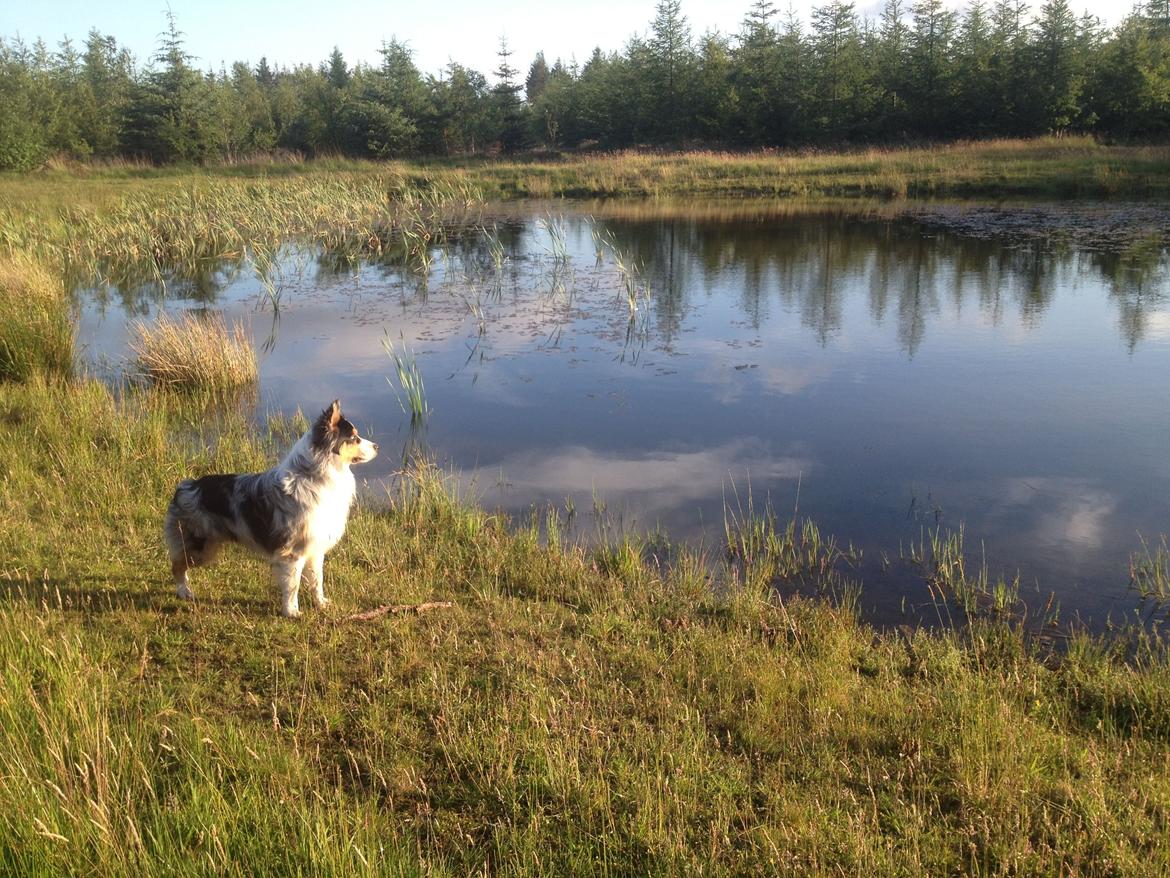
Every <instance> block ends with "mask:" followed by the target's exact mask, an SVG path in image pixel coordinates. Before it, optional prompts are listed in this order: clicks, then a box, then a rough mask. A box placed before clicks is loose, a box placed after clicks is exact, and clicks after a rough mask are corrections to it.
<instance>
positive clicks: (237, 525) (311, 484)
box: [163, 400, 378, 618]
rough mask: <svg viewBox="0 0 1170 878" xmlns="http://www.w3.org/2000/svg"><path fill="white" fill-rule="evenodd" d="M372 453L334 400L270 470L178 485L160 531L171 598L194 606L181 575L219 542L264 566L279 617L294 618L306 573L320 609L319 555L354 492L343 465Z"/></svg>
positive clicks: (341, 523) (333, 539)
mask: <svg viewBox="0 0 1170 878" xmlns="http://www.w3.org/2000/svg"><path fill="white" fill-rule="evenodd" d="M377 454H378V446H377V443H374V442H371V441H369V440H368V439H364V438H362V437H361V436H359V435H358V431H357V428H356V427H354V425H353V424H351V423H350V422H349V421H348V420H346V419H345V417H344V416H343V415H342V414H341V405H340V403H339V402H338V401H337V400H334V401H333V403H332V404H331V405H330V406H329V407H328V408H326V409H325V410H324V411H323V412H321V416H320V417H318V418H317V420H316V421H315V422H314V423H313V425H312V426H311V427H310V428H309V429H308V431H307V432H306V433H305V434H304V435H303V436H301V438H300V439H298V440H297V443H296V444H295V445H294V446H293V447H292V450H291V451H289V453H288V455H287V456H286V457H285V458H284V460H282V461H281V462H280V463H279V464H278V465H277V466H275V467H273V468H272V469H270V470H268V471H266V472H262V473H248V474H243V475H210V476H203V477H202V478H199V479H185V480H184V481H182V482H179V484H178V487H176V488H175V494H174V496H173V497H172V498H171V502H170V505H169V506H168V507H167V515H166V522H165V524H164V528H163V530H164V534H165V537H166V544H167V550H168V551H169V552H170V556H171V573H172V575H173V576H174V580H175V592H176V593H177V594H178V596H179V597H180V598H183V599H185V600H194V598H195V595H194V593H193V592H192V591H191V586H190V585H189V584H188V582H187V571H188V570H190V569H191V568H193V567H202V566H204V565H206V564H210V563H211V562H212V561H214V560H215V557H216V555H217V554H218V552H219V549H220V547H221V546H222V545H223V544H224V543H239V544H241V545H243V546H245V547H246V548H248V549H250V550H252V551H253V552H255V553H256V554H257V555H259V556H260V557H262V558H264V559H266V560H267V561H268V563H269V564H270V565H271V566H272V573H273V578H274V579H275V581H276V584H277V586H278V587H279V590H280V596H281V612H282V613H283V614H284V615H285V616H288V617H290V618H292V617H296V616H299V615H300V614H301V613H300V605H299V601H298V595H299V592H300V587H301V574H302V573H303V572H304V571H305V570H306V568H307V569H308V572H309V581H310V583H311V584H312V586H313V597H314V599H315V602H316V604H317V606H318V607H324V606H326V605H327V604H328V603H329V601H328V599H327V598H326V597H325V582H324V579H323V567H324V561H325V553H326V552H328V551H329V550H330V549H332V548H333V547H334V546H335V545H337V542H338V540H340V539H341V536H342V534H344V533H345V524H346V520H347V519H348V518H349V509H350V506H352V505H353V500H354V493H355V491H356V483H355V482H354V477H353V473H352V472H351V471H350V465H351V464H356V463H367V462H369V461H371V460H373V459H374V458H375V457H376V456H377Z"/></svg>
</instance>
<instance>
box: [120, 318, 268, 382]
mask: <svg viewBox="0 0 1170 878" xmlns="http://www.w3.org/2000/svg"><path fill="white" fill-rule="evenodd" d="M129 347H130V353H131V355H132V360H131V364H130V371H131V373H132V374H133V375H135V376H137V377H138V378H140V379H141V380H143V381H145V382H146V383H148V384H151V385H154V386H156V387H159V388H162V389H166V390H175V391H185V392H190V391H228V390H235V389H237V388H240V387H245V386H247V385H250V384H254V383H255V382H256V379H257V377H258V368H257V365H256V354H255V351H254V350H253V348H252V343H251V340H250V339H249V337H248V333H247V331H246V330H245V328H244V325H243V324H242V323H240V322H238V321H237V322H235V323H233V324H232V325H231V326H230V327H229V326H228V325H227V323H226V321H225V320H224V318H223V315H221V314H192V313H183V314H180V315H178V316H175V317H173V316H171V315H169V314H167V313H166V312H163V313H160V314H159V315H158V317H157V318H156V319H155V320H154V321H153V322H146V321H142V320H138V321H135V322H133V323H132V324H131V325H130V342H129Z"/></svg>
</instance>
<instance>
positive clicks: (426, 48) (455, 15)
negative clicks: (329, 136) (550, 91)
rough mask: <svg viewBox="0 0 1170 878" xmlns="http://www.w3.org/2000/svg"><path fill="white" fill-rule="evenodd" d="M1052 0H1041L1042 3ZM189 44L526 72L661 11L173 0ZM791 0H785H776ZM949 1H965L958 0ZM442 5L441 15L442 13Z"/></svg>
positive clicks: (158, 4)
mask: <svg viewBox="0 0 1170 878" xmlns="http://www.w3.org/2000/svg"><path fill="white" fill-rule="evenodd" d="M751 2H752V0H732V2H726V0H724V2H719V0H682V11H683V14H684V15H686V17H687V20H688V21H689V22H690V25H691V30H692V32H693V33H694V34H695V35H699V34H701V33H703V32H704V31H706V30H719V31H722V32H724V33H729V34H734V33H736V32H737V31H738V30H739V27H740V23H741V21H742V20H743V17H744V13H745V12H746V11H747V9H748V8H749V7H750V5H751ZM855 2H856V7H857V10H858V12H859V13H861V14H863V15H870V16H874V17H876V15H877V13H878V11H879V10H880V8H881V6H882V3H881V0H855ZM1041 2H1042V0H1033V5H1034V6H1035V7H1037V8H1038V7H1039V6H1040V3H1041ZM0 5H2V9H0V36H4V37H13V36H17V35H19V36H21V37H23V38H24V39H25V40H26V41H28V42H32V41H33V40H34V39H36V38H37V37H42V38H44V40H45V42H46V43H48V44H49V45H50V46H55V44H56V43H57V42H59V41H60V40H61V38H62V37H63V36H68V37H70V38H72V39H73V40H74V42H76V43H81V42H82V41H84V39H85V36H86V34H87V33H88V32H89V30H90V28H97V29H98V30H100V31H101V32H102V33H103V34H108V35H111V36H113V37H115V38H116V39H117V40H118V43H119V44H120V45H122V46H125V47H127V48H129V49H130V50H131V52H133V53H134V55H135V56H136V58H137V59H138V60H139V61H140V62H143V61H145V60H147V59H149V57H150V56H151V55H153V54H154V52H155V50H156V48H157V46H158V36H159V33H160V32H161V31H162V30H163V27H164V25H165V20H164V11H165V9H166V0H44V2H39V3H38V2H21V0H3V3H2V4H0ZM170 5H171V9H172V10H173V11H174V13H175V16H176V19H177V20H178V24H179V29H180V30H182V31H183V32H184V33H185V34H186V41H187V51H188V52H190V53H191V54H192V55H195V56H196V58H197V60H196V62H195V64H196V65H198V66H199V67H200V68H202V69H209V68H213V69H218V68H219V67H220V65H221V64H223V65H226V66H230V65H231V64H232V62H234V61H247V62H249V63H250V64H252V65H255V63H256V62H257V61H259V60H260V56H261V55H266V56H267V57H268V60H269V63H270V64H271V65H273V66H290V67H291V66H293V65H295V64H299V63H312V64H317V63H319V62H321V61H323V60H324V59H325V58H326V57H327V56H328V55H329V53H330V52H331V51H332V49H333V47H334V46H335V45H336V46H337V47H338V48H339V49H341V52H342V54H343V55H344V56H345V58H346V60H347V61H349V62H350V63H351V64H353V63H354V62H355V61H361V62H364V63H372V62H376V61H377V60H378V48H379V46H380V45H381V44H382V41H383V40H388V39H390V38H391V37H397V38H398V40H400V41H403V42H406V43H407V44H408V45H409V46H410V48H411V49H412V50H413V52H414V59H415V63H416V64H417V65H418V67H419V68H420V69H421V70H422V71H423V72H424V73H438V72H439V71H440V70H441V68H443V67H444V66H445V65H446V63H447V61H448V60H449V59H454V60H456V61H458V62H459V63H461V64H463V65H465V66H468V67H472V68H474V69H476V70H479V71H480V72H482V73H485V74H486V73H490V72H491V71H492V70H494V69H495V68H496V67H497V66H498V59H497V57H496V51H497V49H498V46H499V39H500V37H501V36H506V37H507V39H508V43H509V45H510V47H511V48H512V50H513V51H514V53H515V54H514V56H513V58H512V62H511V63H512V66H513V67H516V68H518V69H519V70H520V71H521V73H522V74H523V72H525V71H527V69H528V65H529V63H530V62H531V61H532V59H533V58H534V57H535V55H536V52H537V51H538V50H543V51H544V53H545V56H546V58H547V59H548V61H549V63H550V64H551V63H552V62H553V60H554V59H556V58H557V57H561V58H564V59H565V60H566V61H568V60H569V59H570V58H573V57H575V58H576V59H577V60H578V61H579V62H581V63H584V62H585V60H586V59H588V57H589V55H590V54H591V53H592V51H593V48H594V47H595V46H600V47H601V48H602V49H603V50H604V51H616V50H619V49H621V48H622V47H623V46H624V45H625V43H626V41H627V40H628V39H629V37H630V36H632V35H633V34H636V33H645V32H646V31H647V29H648V28H649V24H650V21H651V20H652V19H653V17H654V8H655V5H656V0H591V2H588V3H533V2H521V0H502V2H493V0H445V2H442V3H434V4H433V5H430V4H424V3H419V2H417V0H415V2H410V3H405V2H401V0H344V2H339V3H322V2H320V0H315V2H314V0H279V2H277V0H260V2H249V0H171V4H170ZM775 5H776V6H777V8H779V9H787V3H786V2H785V0H777V2H776V3H775ZM813 5H814V3H813V2H812V0H795V2H794V3H793V8H794V9H795V11H796V13H797V15H798V16H799V17H800V18H801V20H802V21H804V22H806V23H807V21H808V17H809V16H808V12H809V9H810V8H811V7H812V6H813ZM949 5H953V6H956V7H961V6H962V3H960V2H951V3H949ZM1070 5H1071V6H1072V7H1073V9H1074V11H1076V12H1077V14H1078V15H1079V14H1080V13H1081V12H1083V11H1085V10H1089V11H1091V12H1092V13H1093V14H1094V15H1098V16H1100V17H1101V18H1102V19H1103V20H1104V21H1105V22H1106V24H1116V23H1117V22H1118V21H1120V20H1121V19H1122V18H1123V17H1124V16H1125V14H1126V13H1128V12H1129V11H1130V9H1131V8H1132V6H1133V3H1132V0H1071V2H1070ZM432 10H433V14H432Z"/></svg>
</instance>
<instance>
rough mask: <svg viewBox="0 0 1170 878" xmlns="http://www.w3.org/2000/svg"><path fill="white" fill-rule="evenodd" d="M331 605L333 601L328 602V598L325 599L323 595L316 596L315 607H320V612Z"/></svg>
mask: <svg viewBox="0 0 1170 878" xmlns="http://www.w3.org/2000/svg"><path fill="white" fill-rule="evenodd" d="M331 603H333V601H331V600H329V598H327V597H325V595H323V594H321V595H317V606H318V607H320V608H321V609H322V610H323V609H325V608H326V607H327V606H329V605H330V604H331Z"/></svg>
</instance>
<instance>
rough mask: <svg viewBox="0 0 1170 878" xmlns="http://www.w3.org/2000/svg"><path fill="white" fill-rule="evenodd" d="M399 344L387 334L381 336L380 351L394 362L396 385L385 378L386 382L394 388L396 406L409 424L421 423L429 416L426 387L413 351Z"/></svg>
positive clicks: (403, 343)
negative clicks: (396, 344)
mask: <svg viewBox="0 0 1170 878" xmlns="http://www.w3.org/2000/svg"><path fill="white" fill-rule="evenodd" d="M399 342H400V344H399V345H398V346H395V344H394V340H393V339H391V338H390V334H389V333H383V335H382V349H383V350H384V351H386V354H387V356H389V357H390V359H391V360H392V361H393V362H394V371H395V373H396V375H397V376H398V385H397V386H395V384H394V382H393V381H392V380H391V379H390V378H389V377H387V378H386V382H387V383H388V384H389V385H390V386H391V387H394V388H395V395H396V396H397V397H398V405H399V407H400V408H401V409H402V411H403V413H404V414H409V415H410V420H411V422H412V423H413V422H415V421H421V420H422V419H424V418H426V416H427V415H429V414H430V412H431V409H430V406H429V404H428V403H427V395H426V387H425V386H424V384H423V377H422V372H421V371H420V370H419V368H418V361H417V360H416V359H415V356H414V351H413V350H411V349H410V348H409V347H407V345H406V344H405V342H402V340H401V339H399Z"/></svg>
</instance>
